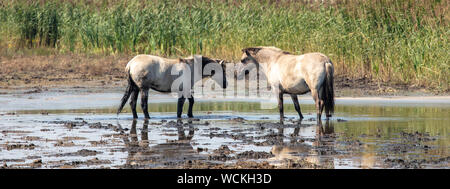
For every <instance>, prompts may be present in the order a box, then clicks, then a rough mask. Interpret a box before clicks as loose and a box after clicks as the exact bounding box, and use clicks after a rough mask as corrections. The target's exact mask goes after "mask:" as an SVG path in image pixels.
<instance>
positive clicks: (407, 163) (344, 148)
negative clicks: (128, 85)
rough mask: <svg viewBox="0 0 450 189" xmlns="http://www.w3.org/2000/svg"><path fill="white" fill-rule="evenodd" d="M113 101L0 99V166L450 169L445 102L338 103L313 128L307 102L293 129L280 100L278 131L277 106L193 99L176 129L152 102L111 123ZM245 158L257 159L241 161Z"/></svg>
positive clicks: (292, 116)
mask: <svg viewBox="0 0 450 189" xmlns="http://www.w3.org/2000/svg"><path fill="white" fill-rule="evenodd" d="M120 97H121V94H120V93H106V94H102V93H94V94H92V93H86V94H71V93H63V94H59V93H47V94H29V95H0V102H3V107H0V131H1V138H0V146H1V148H0V149H1V150H0V162H1V163H2V164H3V166H4V167H9V168H28V167H32V168H185V167H186V161H190V160H192V161H200V162H205V163H207V164H233V163H236V162H238V161H255V162H263V161H267V162H269V163H270V164H271V165H274V166H277V167H280V168H304V167H295V166H293V165H295V164H292V162H293V161H294V162H298V161H301V162H304V163H305V162H306V163H307V164H308V165H309V166H308V167H307V168H449V167H450V166H449V151H448V150H449V144H450V137H449V130H448V128H449V127H448V123H449V121H450V117H449V113H450V102H449V101H448V100H445V99H444V100H442V99H439V100H430V101H429V102H427V101H426V100H424V101H420V100H419V101H417V100H416V101H414V100H404V99H393V100H392V99H384V100H383V99H372V100H371V99H370V98H365V99H363V100H361V99H353V100H352V99H344V98H343V99H339V98H338V100H337V106H336V112H335V115H334V116H333V118H332V119H331V120H330V121H325V120H323V121H322V125H318V124H317V123H316V121H315V120H314V118H315V115H314V113H313V112H315V110H314V107H313V105H312V100H311V99H310V97H307V96H306V97H304V98H301V99H300V102H301V108H302V112H303V114H304V116H305V119H304V120H303V121H302V122H301V123H298V122H297V116H296V112H295V110H294V107H293V105H292V104H290V102H289V100H287V98H286V100H285V101H286V105H285V116H286V117H287V120H288V121H287V122H286V123H285V125H283V126H282V125H279V124H277V123H278V119H279V114H278V110H277V108H276V106H275V105H276V102H275V101H273V100H268V99H265V100H257V99H251V100H244V99H212V100H211V99H209V100H205V99H203V100H201V99H199V100H197V101H196V103H195V106H194V115H195V118H196V119H194V120H192V123H188V120H187V119H186V118H185V117H184V118H185V119H184V120H183V124H181V125H177V124H176V123H175V121H176V103H175V101H176V100H174V99H172V98H170V97H169V96H164V95H154V96H151V97H153V98H150V99H152V100H151V101H150V104H149V111H150V116H151V119H150V121H149V122H148V123H146V122H144V120H143V119H142V118H140V119H139V120H138V121H137V122H133V121H132V119H131V118H132V116H131V113H130V109H129V107H128V105H127V108H126V109H125V110H124V111H123V113H122V114H120V116H119V117H118V116H117V115H116V114H115V111H116V105H117V103H118V101H119V98H120ZM358 100H359V101H358ZM152 101H153V102H152ZM155 101H156V102H155ZM424 102H425V103H424ZM111 104H113V105H115V106H111ZM184 108H185V111H184V112H186V111H187V103H186V105H185V107H184ZM139 110H140V108H139V106H138V111H139ZM139 116H141V117H143V116H142V114H139ZM184 116H185V115H184ZM240 118H243V119H240ZM197 119H198V120H197ZM223 145H226V147H227V148H228V149H229V150H230V153H226V154H225V156H224V155H223V154H220V153H219V152H218V151H217V149H219V148H221V147H223ZM250 151H253V152H258V153H261V154H263V156H261V155H257V156H253V155H247V156H244V155H242V154H248V152H250ZM263 152H266V153H263ZM217 154H219V155H217ZM219 156H220V157H219ZM222 156H223V157H222ZM311 165H314V166H313V167H311Z"/></svg>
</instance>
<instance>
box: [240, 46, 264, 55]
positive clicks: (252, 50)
mask: <svg viewBox="0 0 450 189" xmlns="http://www.w3.org/2000/svg"><path fill="white" fill-rule="evenodd" d="M259 50H261V48H259V47H250V48H245V49H242V52H245V54H247V56H251V54H256V53H258V51H259Z"/></svg>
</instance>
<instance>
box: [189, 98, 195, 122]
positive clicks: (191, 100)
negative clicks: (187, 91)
mask: <svg viewBox="0 0 450 189" xmlns="http://www.w3.org/2000/svg"><path fill="white" fill-rule="evenodd" d="M188 100H189V109H188V117H190V118H192V117H194V115H193V114H192V108H193V106H194V97H193V96H191V97H190V98H188Z"/></svg>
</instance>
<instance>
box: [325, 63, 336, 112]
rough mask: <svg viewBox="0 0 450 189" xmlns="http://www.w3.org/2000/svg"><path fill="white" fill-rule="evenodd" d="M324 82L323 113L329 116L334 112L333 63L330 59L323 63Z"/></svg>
mask: <svg viewBox="0 0 450 189" xmlns="http://www.w3.org/2000/svg"><path fill="white" fill-rule="evenodd" d="M325 71H326V75H325V82H324V90H323V95H322V97H323V100H324V105H325V113H326V115H327V117H331V114H333V113H334V87H333V83H334V81H333V80H334V78H333V77H334V76H333V72H334V68H333V63H332V62H331V61H328V62H326V63H325Z"/></svg>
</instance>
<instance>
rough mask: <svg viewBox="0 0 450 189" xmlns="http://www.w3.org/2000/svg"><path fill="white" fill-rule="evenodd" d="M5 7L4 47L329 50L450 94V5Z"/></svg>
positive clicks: (380, 77) (350, 62)
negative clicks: (261, 47) (271, 47)
mask: <svg viewBox="0 0 450 189" xmlns="http://www.w3.org/2000/svg"><path fill="white" fill-rule="evenodd" d="M0 2H1V3H0V34H1V37H0V47H1V48H7V49H13V52H16V51H20V50H23V49H34V48H42V47H45V48H50V49H54V51H55V52H56V53H67V52H71V53H81V54H138V53H146V54H156V55H163V56H171V57H175V56H187V55H191V54H204V55H207V56H212V57H222V58H225V59H228V60H238V59H239V58H240V56H241V51H240V49H242V48H244V47H249V46H256V45H268V46H277V47H279V48H282V49H285V50H287V51H291V52H294V53H306V52H313V51H319V52H322V53H324V54H327V55H329V56H330V57H331V59H332V60H333V62H334V63H335V65H336V72H337V74H341V75H346V76H348V77H368V78H372V79H374V80H377V81H380V82H395V83H406V84H413V85H417V86H424V87H427V88H431V89H435V90H438V91H448V90H449V71H450V69H449V62H450V56H449V54H450V53H449V52H450V51H449V38H450V30H449V26H448V23H449V14H448V12H449V10H448V9H449V5H448V1H425V0H399V1H394V0H376V1H325V3H311V2H310V1H307V2H303V1H227V0H220V1H219V0H211V1H203V2H197V1H137V0H128V1H108V0H103V1H100V0H99V1H80V2H76V1H51V0H48V1H6V0H0ZM2 52H4V51H2ZM8 52H11V51H8Z"/></svg>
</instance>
